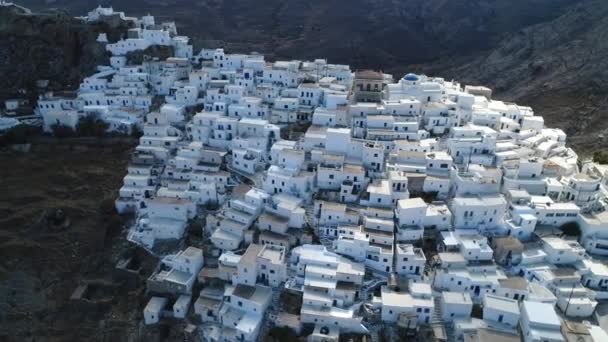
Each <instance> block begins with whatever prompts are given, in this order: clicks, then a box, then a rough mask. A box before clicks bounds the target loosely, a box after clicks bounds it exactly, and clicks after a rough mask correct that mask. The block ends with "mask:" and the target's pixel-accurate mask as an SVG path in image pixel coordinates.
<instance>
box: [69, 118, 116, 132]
mask: <svg viewBox="0 0 608 342" xmlns="http://www.w3.org/2000/svg"><path fill="white" fill-rule="evenodd" d="M108 126H109V125H108V123H107V122H105V121H103V120H101V119H99V118H97V117H95V116H94V115H87V116H84V117H82V118H80V120H78V125H76V132H77V133H78V135H79V136H83V137H101V136H103V135H105V133H106V130H107V129H108Z"/></svg>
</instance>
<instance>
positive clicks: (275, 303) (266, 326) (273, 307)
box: [257, 283, 284, 341]
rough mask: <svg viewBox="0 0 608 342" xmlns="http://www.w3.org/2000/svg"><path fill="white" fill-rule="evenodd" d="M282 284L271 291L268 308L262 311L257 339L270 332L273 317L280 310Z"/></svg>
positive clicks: (264, 337)
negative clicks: (262, 319) (262, 315)
mask: <svg viewBox="0 0 608 342" xmlns="http://www.w3.org/2000/svg"><path fill="white" fill-rule="evenodd" d="M283 286H284V284H283V283H281V284H280V285H279V287H278V288H276V289H273V291H272V297H271V298H270V305H268V308H267V309H266V312H265V313H264V321H263V322H262V327H261V328H260V333H259V334H258V338H257V340H258V341H265V340H266V336H267V335H268V333H269V332H270V329H272V327H273V326H274V322H275V319H276V317H277V315H278V314H279V312H280V311H281V310H280V309H281V293H282V292H283Z"/></svg>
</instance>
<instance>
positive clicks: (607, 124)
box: [415, 0, 608, 152]
mask: <svg viewBox="0 0 608 342" xmlns="http://www.w3.org/2000/svg"><path fill="white" fill-rule="evenodd" d="M606 56H608V2H607V1H605V0H586V1H581V2H579V3H578V4H577V5H575V6H573V7H572V8H570V9H569V10H568V11H566V12H565V13H564V14H563V15H561V16H559V17H558V18H556V19H554V20H551V21H549V22H546V23H542V24H538V25H533V26H530V27H528V28H525V29H523V30H521V31H518V32H515V33H513V34H511V35H509V36H508V37H507V38H505V39H504V40H503V41H502V42H501V43H500V44H499V45H498V47H496V48H494V49H492V50H491V51H488V52H486V53H482V54H479V55H477V56H474V55H473V56H470V57H467V58H452V59H444V60H442V61H441V62H440V63H433V64H426V65H421V66H417V67H415V69H417V70H418V71H420V72H425V73H427V74H434V75H443V76H445V77H446V78H454V79H459V80H462V81H466V82H469V83H475V84H485V85H488V86H490V87H493V88H494V89H495V95H496V96H495V97H498V98H502V99H506V100H512V101H516V102H518V103H522V104H526V105H530V106H532V107H534V109H535V110H536V112H537V113H538V114H540V115H542V116H544V117H545V121H546V123H547V124H548V125H549V126H555V127H560V128H562V129H564V131H565V132H566V133H567V134H568V136H569V138H570V143H571V144H573V145H574V146H575V147H579V148H580V149H579V150H580V151H583V152H590V151H594V150H598V149H601V148H606V147H607V146H608V60H607V58H606Z"/></svg>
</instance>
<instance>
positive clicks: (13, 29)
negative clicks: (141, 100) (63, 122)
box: [0, 7, 127, 100]
mask: <svg viewBox="0 0 608 342" xmlns="http://www.w3.org/2000/svg"><path fill="white" fill-rule="evenodd" d="M126 29H127V28H126V27H125V26H123V24H118V25H111V24H109V23H100V24H96V25H85V24H83V23H81V22H80V21H79V20H77V19H74V18H72V17H71V16H70V15H68V14H67V13H66V12H62V11H53V12H47V13H42V14H28V13H27V12H25V11H23V10H21V9H19V8H16V7H0V74H1V75H2V77H1V78H0V100H2V99H6V98H8V97H11V96H16V95H19V94H23V92H24V91H25V92H26V94H27V95H26V96H29V97H35V96H36V80H40V79H43V80H49V82H50V83H49V89H51V90H57V89H75V88H76V87H78V85H79V83H80V81H81V79H82V77H84V76H86V75H89V74H91V73H93V72H94V71H95V67H96V66H97V65H99V64H108V62H109V61H108V55H107V53H106V52H105V49H104V47H103V46H102V45H101V44H98V43H97V42H96V39H97V36H98V34H99V33H100V32H107V33H108V35H109V36H111V37H113V38H115V39H118V38H119V37H120V36H121V35H122V34H124V33H125V32H126Z"/></svg>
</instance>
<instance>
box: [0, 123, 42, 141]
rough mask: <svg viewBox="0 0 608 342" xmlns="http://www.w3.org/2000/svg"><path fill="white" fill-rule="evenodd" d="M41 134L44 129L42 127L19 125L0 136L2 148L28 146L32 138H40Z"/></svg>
mask: <svg viewBox="0 0 608 342" xmlns="http://www.w3.org/2000/svg"><path fill="white" fill-rule="evenodd" d="M41 134H42V129H41V128H40V127H33V126H27V125H19V126H16V127H13V128H11V129H9V130H7V131H6V132H4V133H3V134H2V135H0V146H6V145H13V144H27V143H28V142H29V141H30V139H31V138H32V137H35V136H39V135H41Z"/></svg>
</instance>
